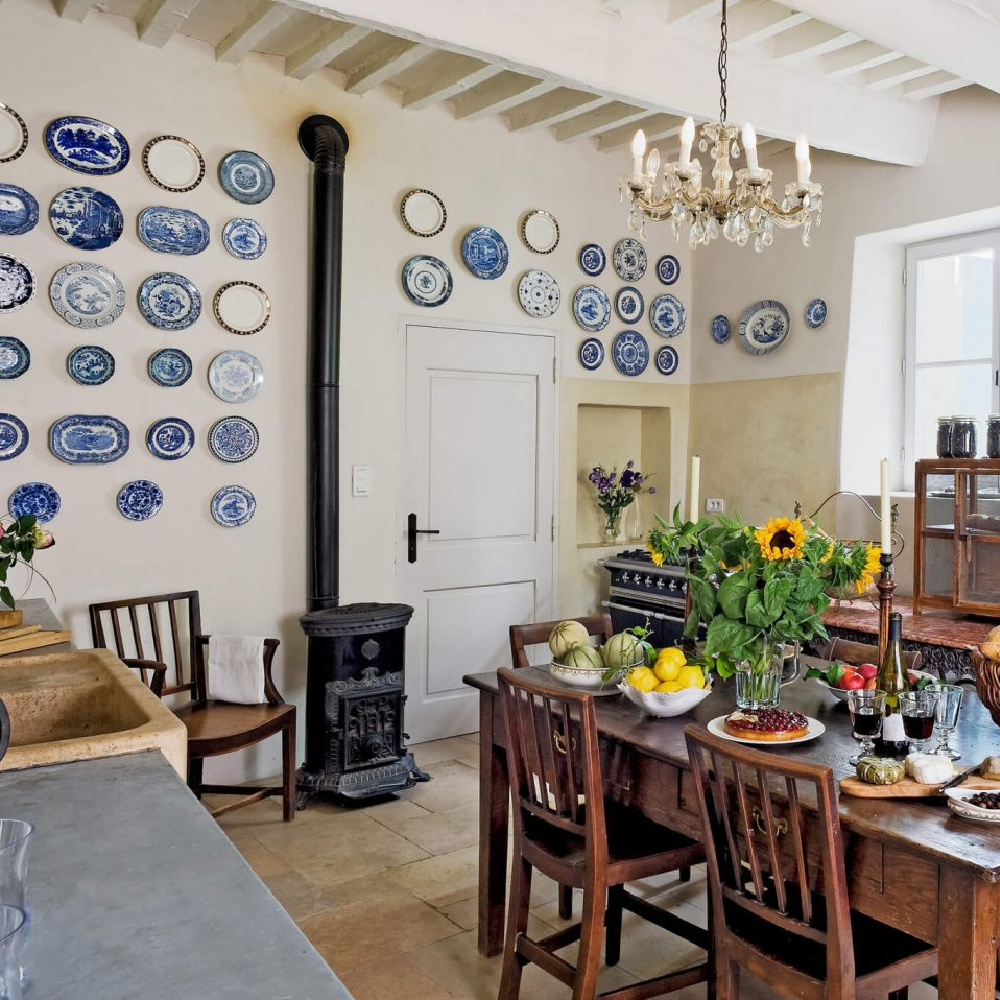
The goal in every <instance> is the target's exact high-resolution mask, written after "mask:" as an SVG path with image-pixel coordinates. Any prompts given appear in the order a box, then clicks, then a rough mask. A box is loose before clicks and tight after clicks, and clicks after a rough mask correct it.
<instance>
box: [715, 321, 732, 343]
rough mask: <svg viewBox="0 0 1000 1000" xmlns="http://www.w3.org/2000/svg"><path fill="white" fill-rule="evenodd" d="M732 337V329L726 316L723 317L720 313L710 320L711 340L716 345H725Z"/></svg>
mask: <svg viewBox="0 0 1000 1000" xmlns="http://www.w3.org/2000/svg"><path fill="white" fill-rule="evenodd" d="M732 335H733V328H732V326H731V324H730V322H729V317H728V316H723V315H722V314H721V313H720V314H719V315H718V316H714V317H713V318H712V340H714V341H715V342H716V343H717V344H725V343H727V342H728V341H729V338H730V337H731V336H732Z"/></svg>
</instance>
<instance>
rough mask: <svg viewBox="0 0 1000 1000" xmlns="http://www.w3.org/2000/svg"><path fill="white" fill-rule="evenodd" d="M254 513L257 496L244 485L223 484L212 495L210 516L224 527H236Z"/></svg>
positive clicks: (255, 511) (245, 521) (244, 522)
mask: <svg viewBox="0 0 1000 1000" xmlns="http://www.w3.org/2000/svg"><path fill="white" fill-rule="evenodd" d="M256 513H257V498H256V497H255V496H254V495H253V494H252V493H251V492H250V491H249V490H248V489H247V488H246V487H245V486H237V485H236V484H235V483H234V484H231V485H229V486H223V487H222V489H221V490H219V491H218V492H217V493H216V494H215V496H214V497H212V517H214V518H215V520H216V521H217V522H218V523H219V524H221V525H222V526H223V527H224V528H238V527H240V526H241V525H243V524H246V523H247V521H249V520H250V518H252V517H253V516H254V514H256Z"/></svg>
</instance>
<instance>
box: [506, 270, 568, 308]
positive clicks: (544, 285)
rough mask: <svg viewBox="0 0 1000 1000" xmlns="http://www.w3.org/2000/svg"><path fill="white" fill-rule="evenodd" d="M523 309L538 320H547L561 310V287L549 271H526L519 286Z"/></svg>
mask: <svg viewBox="0 0 1000 1000" xmlns="http://www.w3.org/2000/svg"><path fill="white" fill-rule="evenodd" d="M517 297H518V300H519V301H520V303H521V308H522V309H523V310H524V311H525V312H526V313H527V314H528V315H529V316H534V317H535V318H536V319H547V318H548V317H549V316H551V315H552V314H553V313H554V312H555V311H556V310H557V309H558V308H559V298H560V295H559V285H558V284H556V279H555V278H553V277H552V275H551V274H549V272H548V271H541V270H537V269H532V270H530V271H525V272H524V276H523V277H522V278H521V281H520V284H518V286H517Z"/></svg>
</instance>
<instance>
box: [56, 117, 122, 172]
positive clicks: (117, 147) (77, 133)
mask: <svg viewBox="0 0 1000 1000" xmlns="http://www.w3.org/2000/svg"><path fill="white" fill-rule="evenodd" d="M45 148H46V149H47V150H48V151H49V156H51V157H52V159H53V160H55V161H56V163H60V164H62V165H63V166H64V167H69V169H70V170H77V171H79V172H80V173H81V174H117V173H118V171H119V170H124V169H125V167H126V166H127V165H128V161H129V146H128V141H127V140H126V138H125V136H123V135H122V134H121V132H119V131H118V129H116V128H115V127H114V125H109V124H108V123H107V122H102V121H100V120H99V119H97V118H86V117H80V116H77V115H68V116H66V117H64V118H56V119H54V120H53V121H50V122H49V123H48V125H46V126H45Z"/></svg>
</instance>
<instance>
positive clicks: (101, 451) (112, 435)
mask: <svg viewBox="0 0 1000 1000" xmlns="http://www.w3.org/2000/svg"><path fill="white" fill-rule="evenodd" d="M49 451H51V452H52V454H53V455H55V456H56V458H61V459H62V460H63V461H64V462H68V463H69V464H70V465H106V464H107V463H108V462H116V461H118V459H119V458H121V457H122V455H124V454H125V452H127V451H128V428H127V427H126V426H125V425H124V424H123V423H122V422H121V421H120V420H117V419H116V418H115V417H109V416H107V415H102V416H87V415H85V414H82V413H78V414H73V415H71V416H68V417H63V418H62V420H57V421H56V422H55V423H54V424H53V425H52V426H51V427H50V428H49Z"/></svg>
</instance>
